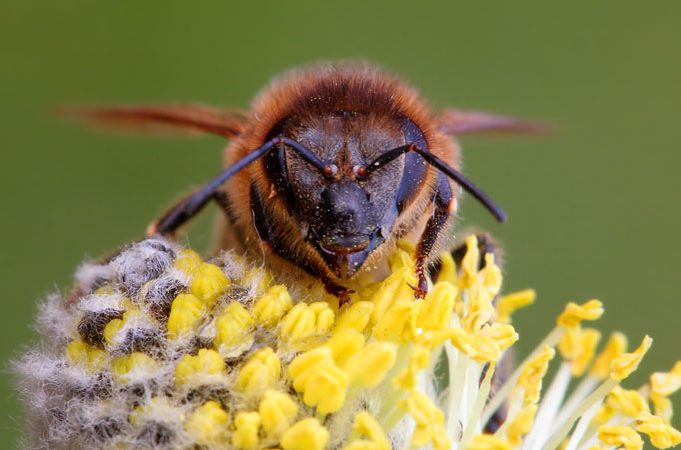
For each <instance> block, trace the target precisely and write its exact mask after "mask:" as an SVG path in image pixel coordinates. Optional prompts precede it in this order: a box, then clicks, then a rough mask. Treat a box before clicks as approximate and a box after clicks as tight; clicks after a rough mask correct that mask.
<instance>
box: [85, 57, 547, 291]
mask: <svg viewBox="0 0 681 450" xmlns="http://www.w3.org/2000/svg"><path fill="white" fill-rule="evenodd" d="M81 114H82V115H84V116H85V117H86V118H89V119H91V120H93V121H95V122H102V123H109V124H119V125H132V126H136V127H149V126H152V127H153V126H163V127H171V128H179V129H185V130H187V131H191V130H193V131H199V132H206V133H212V134H217V135H220V136H223V137H225V138H227V139H229V140H230V143H229V145H228V146H227V148H226V149H225V151H224V163H225V169H224V170H223V171H222V172H221V173H220V174H219V175H218V176H217V177H215V178H214V179H213V180H212V181H210V182H209V183H208V184H206V185H205V186H204V187H202V188H201V189H199V190H198V191H196V192H194V193H192V194H190V195H189V196H187V197H185V198H184V199H182V200H181V201H180V202H178V203H177V204H176V205H174V206H173V207H172V208H171V209H170V210H168V211H167V212H166V213H165V214H164V215H163V216H162V217H161V218H160V219H158V220H157V221H155V222H154V223H152V224H151V225H150V227H149V229H148V231H147V232H148V234H150V235H152V234H157V233H158V234H162V235H172V234H173V233H175V231H176V230H177V229H178V228H179V227H180V226H181V225H183V224H184V223H185V222H186V221H187V220H189V219H191V218H192V217H194V216H195V215H196V214H197V213H198V212H199V211H200V210H201V209H202V208H203V207H204V206H205V205H206V204H207V203H208V202H209V201H211V200H214V201H215V202H216V203H217V204H218V205H219V206H220V208H221V210H222V212H223V213H224V214H223V217H221V219H220V223H219V225H218V230H217V231H218V234H217V236H218V247H219V248H220V249H236V250H237V251H244V250H245V251H247V252H249V253H250V254H251V255H252V256H253V257H255V258H258V257H260V256H261V255H263V254H264V255H265V261H266V262H267V263H268V265H269V266H270V267H271V268H273V269H274V270H275V272H278V273H282V274H289V275H290V274H291V273H292V272H291V268H292V267H293V268H295V270H294V272H293V273H294V274H301V273H300V272H297V270H298V269H300V270H301V271H302V272H304V273H307V274H309V275H311V276H314V277H318V278H320V279H321V280H322V281H323V282H324V284H325V286H326V287H327V290H328V291H329V292H331V293H333V294H336V295H338V296H339V297H341V298H345V297H347V293H348V290H347V288H346V287H344V284H346V281H347V279H348V278H350V277H353V276H355V275H356V274H357V273H358V272H361V271H369V270H373V269H375V268H376V267H377V266H378V265H379V262H380V261H382V260H384V259H385V255H386V253H388V252H390V251H391V250H392V249H393V248H394V246H395V243H396V241H397V240H398V239H399V238H401V237H404V236H406V235H410V236H413V237H415V240H416V242H417V247H416V271H417V276H418V280H419V282H418V286H415V287H414V288H415V294H416V296H417V297H422V296H423V295H425V293H426V290H427V278H426V270H427V264H428V262H429V260H430V259H431V256H432V255H434V254H436V250H437V249H438V247H440V246H441V245H442V243H441V241H442V239H441V236H442V235H443V234H445V233H444V232H445V230H447V229H448V227H449V226H450V224H451V223H452V219H453V217H454V216H455V214H456V211H457V206H458V202H457V199H458V194H459V191H460V188H462V189H463V190H465V191H467V192H468V193H470V194H471V195H472V196H473V197H475V198H476V199H477V200H478V201H479V202H480V203H482V205H484V206H485V207H486V208H487V209H488V210H489V211H490V212H491V213H492V214H493V215H494V216H495V217H496V219H497V220H499V221H504V220H505V214H504V213H503V211H502V210H501V209H500V208H499V207H498V206H496V205H495V204H494V202H493V201H492V200H491V199H490V198H489V197H488V196H487V195H485V194H484V193H483V192H482V191H481V190H480V189H478V188H477V187H476V186H475V185H474V184H473V183H471V182H470V181H469V180H468V179H467V178H466V177H464V176H463V175H462V174H461V172H460V171H459V166H460V150H459V147H458V145H457V144H456V142H454V140H453V139H452V136H458V135H460V134H464V133H472V132H480V131H513V132H534V131H538V130H540V127H539V126H538V125H536V124H533V123H528V122H524V121H519V120H515V119H512V118H507V117H500V116H494V115H490V114H484V113H473V112H463V111H456V110H445V111H442V112H440V113H434V112H433V111H431V109H429V107H428V106H427V105H426V104H425V103H424V101H423V100H422V99H421V98H420V97H419V95H418V94H417V93H416V92H415V91H414V90H413V89H412V88H411V87H409V86H408V85H407V84H405V83H404V82H402V81H401V80H399V79H398V78H395V77H393V76H391V75H388V74H386V73H385V72H383V71H381V70H379V69H377V68H375V67H372V66H369V65H363V64H345V63H341V64H321V65H316V66H312V67H309V68H306V69H303V70H300V71H292V72H290V73H287V74H285V75H284V76H283V77H281V78H278V79H276V80H275V81H274V82H273V83H272V84H271V85H270V86H269V87H268V88H266V89H265V90H264V91H263V92H262V93H261V94H260V95H258V96H257V97H256V99H255V101H254V103H253V106H252V109H251V112H250V113H244V112H234V111H222V110H219V109H215V108H209V107H204V106H174V107H168V106H140V107H117V108H96V109H89V110H85V111H81Z"/></svg>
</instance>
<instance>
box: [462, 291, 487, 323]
mask: <svg viewBox="0 0 681 450" xmlns="http://www.w3.org/2000/svg"><path fill="white" fill-rule="evenodd" d="M492 317H494V306H493V305H492V297H491V295H490V293H489V292H488V291H487V289H484V288H483V287H481V286H472V287H471V288H470V298H469V300H468V304H466V305H465V306H464V314H463V327H464V328H465V329H466V331H468V332H469V333H475V332H477V331H479V330H480V328H482V326H483V325H485V324H487V323H488V322H489V321H490V320H492Z"/></svg>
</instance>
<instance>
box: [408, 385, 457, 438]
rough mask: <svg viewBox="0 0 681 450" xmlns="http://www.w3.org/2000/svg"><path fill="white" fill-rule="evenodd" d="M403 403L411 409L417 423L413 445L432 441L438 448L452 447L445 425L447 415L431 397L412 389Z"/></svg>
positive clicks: (413, 434)
mask: <svg viewBox="0 0 681 450" xmlns="http://www.w3.org/2000/svg"><path fill="white" fill-rule="evenodd" d="M402 405H403V407H404V408H405V409H406V410H407V411H409V414H410V415H411V416H412V418H413V419H414V422H415V425H416V427H415V428H414V432H413V433H412V439H411V443H412V445H414V446H417V447H420V446H424V445H427V444H428V443H430V442H432V443H433V448H435V449H437V450H444V449H449V448H450V447H451V442H450V441H449V438H448V437H447V433H446V431H445V426H444V420H445V415H444V413H443V412H442V411H441V410H440V409H439V408H438V407H437V406H435V404H434V403H433V401H432V400H431V399H430V397H428V396H427V395H425V394H423V393H422V392H419V391H412V392H410V393H409V396H408V397H407V399H406V400H404V401H403V403H402Z"/></svg>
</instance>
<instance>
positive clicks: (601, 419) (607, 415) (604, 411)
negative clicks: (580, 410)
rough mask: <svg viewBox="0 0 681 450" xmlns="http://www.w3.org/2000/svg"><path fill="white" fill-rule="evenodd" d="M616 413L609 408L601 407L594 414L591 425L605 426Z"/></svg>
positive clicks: (606, 406)
mask: <svg viewBox="0 0 681 450" xmlns="http://www.w3.org/2000/svg"><path fill="white" fill-rule="evenodd" d="M616 413H617V412H616V411H615V410H614V409H612V408H611V407H610V406H608V405H603V406H601V407H600V408H599V409H598V411H597V412H596V415H595V416H594V418H593V423H594V424H597V425H603V424H606V423H608V421H609V420H610V419H612V418H613V417H614V416H615V414H616Z"/></svg>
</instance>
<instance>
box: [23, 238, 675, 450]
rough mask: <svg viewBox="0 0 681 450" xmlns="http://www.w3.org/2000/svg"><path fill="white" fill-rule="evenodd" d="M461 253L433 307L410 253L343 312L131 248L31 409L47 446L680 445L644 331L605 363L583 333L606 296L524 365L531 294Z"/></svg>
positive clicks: (223, 265) (436, 284)
mask: <svg viewBox="0 0 681 450" xmlns="http://www.w3.org/2000/svg"><path fill="white" fill-rule="evenodd" d="M465 245H466V251H465V253H464V254H463V257H459V259H455V258H454V256H453V254H452V253H443V254H442V255H440V268H439V272H438V274H437V275H436V276H435V277H434V280H433V282H432V285H431V286H430V288H429V291H428V294H427V295H426V297H425V298H424V299H422V300H417V299H415V297H414V290H413V288H412V286H415V285H416V284H417V279H416V276H415V263H414V248H413V246H412V245H410V244H408V243H405V242H401V243H399V244H398V248H397V249H396V250H395V252H394V253H393V254H392V255H391V256H390V259H389V267H390V273H389V274H388V275H387V276H386V277H385V278H383V279H362V281H361V282H360V281H358V282H357V284H356V285H354V286H352V289H353V293H352V294H351V296H350V301H349V302H347V304H344V305H341V306H339V305H338V302H337V301H335V300H334V301H328V300H329V296H328V294H325V293H323V290H321V289H319V286H312V287H311V288H310V287H308V286H296V285H283V284H275V278H274V277H273V276H272V275H271V274H270V273H268V272H267V270H266V269H264V268H262V267H253V266H250V265H249V264H248V262H247V260H246V259H245V258H242V257H237V256H234V255H230V254H223V255H220V256H219V257H217V258H215V259H213V260H210V261H206V260H203V259H202V258H201V257H200V255H199V254H197V253H196V252H194V251H192V250H189V249H181V248H179V247H177V246H176V245H175V244H172V243H169V242H167V241H164V240H161V239H156V238H153V239H149V240H146V241H142V242H140V243H136V244H133V245H132V246H130V247H128V248H127V249H125V250H123V251H122V252H121V253H120V254H118V255H116V256H114V257H113V258H112V259H110V260H108V261H107V262H105V263H102V264H101V265H98V266H95V267H93V268H90V270H91V272H94V273H98V274H103V275H101V276H99V277H89V278H88V280H91V279H94V278H96V283H95V282H91V285H89V286H86V285H83V286H81V287H80V289H81V291H82V294H81V295H80V296H79V297H78V299H77V300H76V303H75V305H73V306H69V307H68V308H71V309H68V310H67V309H65V314H70V315H72V316H73V322H74V324H73V326H72V327H70V328H69V330H68V331H67V332H68V333H70V334H69V335H68V336H66V337H65V338H62V339H55V340H54V344H53V345H54V346H55V347H54V349H56V350H54V349H53V353H59V354H61V355H63V361H60V362H59V364H56V365H55V366H54V369H52V372H50V375H49V376H50V377H51V378H50V380H49V381H50V383H51V384H50V383H48V382H47V380H45V379H44V378H40V377H41V376H45V375H44V374H45V373H47V371H46V370H42V371H39V370H33V369H29V368H28V367H29V362H25V363H24V364H27V366H26V367H27V368H26V369H25V372H26V374H25V375H24V376H25V378H27V379H30V380H34V381H35V383H34V385H32V386H35V389H45V386H50V389H51V391H50V392H49V393H47V392H44V391H41V395H36V396H35V397H36V398H37V399H38V400H41V399H50V404H49V406H50V408H48V407H47V405H46V404H43V405H40V406H35V408H34V409H35V410H39V411H43V410H44V411H48V409H49V410H50V411H51V412H50V414H57V413H56V412H55V411H56V410H59V408H60V407H61V408H63V410H61V411H59V413H58V414H57V415H55V416H54V417H61V419H59V420H62V421H63V422H62V423H61V425H60V426H59V427H55V428H54V430H53V431H50V433H52V434H50V435H49V436H47V438H44V439H46V440H45V442H43V443H44V444H46V447H50V446H54V447H59V448H117V449H122V448H138V447H139V448H169V449H174V448H178V449H180V448H182V449H183V448H201V449H223V448H228V449H232V448H233V449H246V450H256V449H282V450H323V449H326V448H334V449H341V450H390V449H393V448H433V449H436V450H449V449H469V450H505V449H508V450H511V449H520V448H522V449H548V450H553V449H556V448H559V447H561V446H562V448H565V449H566V450H579V449H589V448H591V449H601V448H603V449H605V448H625V449H640V448H642V446H643V445H644V444H643V443H644V439H647V440H649V441H650V443H651V444H652V445H654V446H655V447H657V448H668V447H670V446H673V445H677V444H678V443H680V442H681V433H679V432H678V431H677V430H676V429H674V428H673V427H672V426H671V423H670V418H671V414H672V408H671V401H670V400H669V396H670V395H672V394H673V393H674V392H676V391H677V390H678V389H679V388H681V362H679V363H677V364H676V365H675V366H674V367H673V369H672V370H671V371H669V372H659V373H655V374H653V375H652V376H651V377H650V380H649V382H648V383H647V384H646V385H645V386H643V387H641V388H640V389H625V388H623V387H621V386H620V382H621V381H622V380H624V379H626V378H627V377H628V376H629V375H630V374H631V373H632V372H633V371H634V370H636V368H637V367H638V365H639V363H640V361H641V359H642V358H643V356H644V355H645V353H646V352H647V351H648V349H649V348H650V345H651V342H652V340H651V339H650V338H649V337H647V336H646V337H645V338H644V339H643V341H642V342H641V344H640V346H639V347H638V348H637V349H635V350H634V351H633V352H629V353H627V342H626V338H625V337H624V335H622V334H621V333H613V334H612V335H611V336H610V337H609V339H608V341H607V343H606V344H605V345H604V346H603V349H602V350H601V351H600V352H598V345H599V341H600V337H601V335H600V333H599V332H598V331H597V330H596V329H594V328H591V327H586V326H583V323H584V322H585V321H593V320H596V319H598V318H599V317H600V316H601V315H602V314H603V305H602V304H601V302H599V301H598V300H590V301H587V302H585V303H583V304H578V303H569V304H568V305H567V306H566V307H565V309H564V310H563V312H562V313H561V314H560V315H559V316H558V318H557V320H556V326H555V327H554V328H553V329H552V330H547V331H548V332H549V333H548V335H547V337H546V338H545V339H544V340H542V342H540V343H539V345H538V346H537V347H536V349H534V350H533V351H531V352H530V353H529V355H528V356H527V357H526V358H525V359H524V360H518V361H514V360H513V357H512V355H510V353H509V352H508V350H509V348H511V347H512V346H513V345H514V344H515V342H516V341H517V340H518V338H519V336H518V333H517V332H516V330H515V328H514V327H513V326H512V325H511V323H512V314H513V313H514V312H515V311H516V310H518V309H520V308H523V307H525V306H528V305H530V304H531V303H533V302H534V300H535V297H536V294H535V292H534V291H532V290H523V291H519V292H515V293H510V294H506V295H501V294H500V293H501V287H502V275H501V270H500V269H499V267H498V266H497V265H496V262H495V257H494V255H493V254H491V253H484V251H481V248H482V247H481V246H480V243H479V242H478V241H477V239H476V237H475V236H470V237H469V238H468V239H467V240H466V244H465ZM460 254H461V252H459V255H460ZM52 307H53V306H52ZM64 308H66V307H64ZM547 326H548V327H550V326H551V325H550V324H547ZM58 346H61V347H58ZM552 364H556V365H557V370H555V371H551V370H549V368H550V366H551V365H552ZM31 367H33V366H31ZM40 367H43V366H40ZM22 370H23V369H22ZM29 372H30V373H29ZM553 372H555V374H553V375H552V379H550V380H548V379H547V374H552V373H553ZM500 374H501V375H500ZM31 377H33V378H31ZM59 377H61V378H59ZM55 380H57V381H55ZM573 380H574V382H575V383H576V386H575V387H574V389H568V388H569V383H571V382H572V381H573ZM55 386H57V387H58V388H59V389H62V390H61V391H60V390H59V389H58V388H55ZM50 395H57V396H58V398H60V399H63V400H62V404H61V406H60V404H59V402H58V401H55V400H54V399H51V398H50V397H49V396H50ZM38 400H36V401H38ZM55 405H56V406H55ZM45 414H47V413H45ZM50 417H51V418H50V419H49V420H53V421H54V420H57V419H55V418H54V417H53V416H50ZM45 420H48V419H45Z"/></svg>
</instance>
